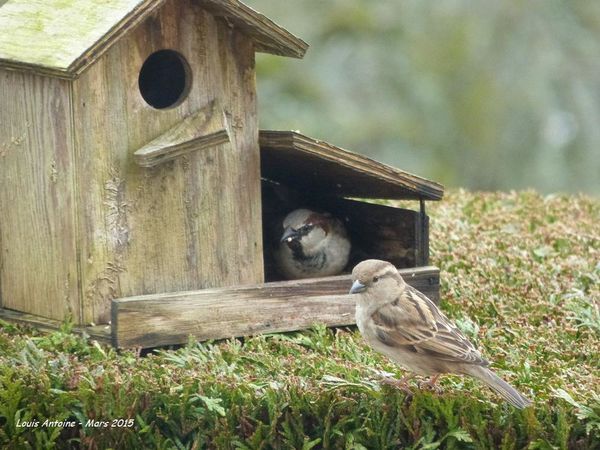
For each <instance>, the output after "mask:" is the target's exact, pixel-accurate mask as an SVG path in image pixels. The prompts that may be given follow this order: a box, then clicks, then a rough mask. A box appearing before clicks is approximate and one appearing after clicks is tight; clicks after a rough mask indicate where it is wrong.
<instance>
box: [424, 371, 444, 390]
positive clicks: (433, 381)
mask: <svg viewBox="0 0 600 450" xmlns="http://www.w3.org/2000/svg"><path fill="white" fill-rule="evenodd" d="M440 375H441V374H440V373H436V374H435V375H434V376H432V377H431V378H430V379H429V381H424V382H423V383H420V384H419V388H420V389H429V390H432V391H435V392H441V388H440V387H439V386H437V385H436V383H437V380H438V378H439V377H440Z"/></svg>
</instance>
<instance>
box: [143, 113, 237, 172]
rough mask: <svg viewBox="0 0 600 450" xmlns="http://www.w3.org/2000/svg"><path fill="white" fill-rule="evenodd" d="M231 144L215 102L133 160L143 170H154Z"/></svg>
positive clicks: (224, 119) (173, 128) (145, 148)
mask: <svg viewBox="0 0 600 450" xmlns="http://www.w3.org/2000/svg"><path fill="white" fill-rule="evenodd" d="M228 142H230V139H229V132H228V131H227V120H226V117H225V113H224V111H223V110H222V109H221V108H220V107H219V106H218V105H217V103H216V102H215V101H212V102H210V103H209V104H208V105H207V106H205V107H204V108H202V109H200V110H199V111H197V112H195V113H194V114H191V115H189V116H188V117H186V118H185V119H183V120H182V121H181V122H177V123H176V124H175V125H174V126H173V127H172V128H170V129H169V130H167V131H166V132H164V133H163V134H161V135H160V136H158V137H157V138H155V139H153V140H152V141H150V142H149V143H148V144H146V145H144V146H143V147H142V148H140V149H139V150H136V151H135V153H134V154H133V157H134V159H135V162H136V163H137V164H138V165H140V166H141V167H154V166H157V165H159V164H162V163H164V162H167V161H171V160H173V159H175V158H177V157H178V156H181V155H184V154H186V153H190V152H192V151H196V150H202V149H205V148H210V147H214V146H216V145H219V144H225V143H228Z"/></svg>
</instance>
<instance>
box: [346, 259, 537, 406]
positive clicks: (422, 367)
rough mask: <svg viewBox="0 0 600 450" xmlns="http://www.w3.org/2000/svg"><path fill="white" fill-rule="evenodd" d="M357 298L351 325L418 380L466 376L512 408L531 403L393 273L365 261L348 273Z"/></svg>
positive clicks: (383, 265) (376, 262) (386, 265)
mask: <svg viewBox="0 0 600 450" xmlns="http://www.w3.org/2000/svg"><path fill="white" fill-rule="evenodd" d="M352 279H353V281H354V284H353V285H352V288H351V289H350V294H358V295H357V302H356V324H357V325H358V329H359V330H360V332H361V334H362V335H363V337H364V338H365V340H366V341H367V343H368V344H369V345H370V346H371V347H373V348H374V349H375V350H377V351H378V352H380V353H383V354H384V355H386V356H387V357H388V358H390V359H392V360H393V361H395V362H397V363H398V364H400V365H402V366H404V367H405V368H407V369H408V370H410V371H411V372H414V373H415V374H418V375H424V376H433V378H432V381H431V383H432V384H433V383H435V381H436V380H437V377H438V376H439V375H440V374H442V373H454V374H462V375H469V376H472V377H474V378H477V379H478V380H480V381H482V382H483V383H485V384H487V385H488V386H489V387H491V388H492V389H494V390H495V391H496V392H498V394H500V395H501V396H502V397H504V399H505V400H506V401H508V402H509V403H510V404H512V405H513V406H515V407H517V408H520V409H522V408H525V407H527V406H529V405H530V404H531V401H530V400H528V399H527V398H525V397H524V396H523V395H522V394H520V393H519V392H518V391H517V390H516V389H514V388H513V387H512V386H510V385H509V384H508V383H506V382H505V381H504V380H502V379H501V378H500V377H498V376H497V375H496V374H495V373H494V372H492V371H491V370H490V369H489V368H488V366H489V362H488V361H486V360H485V359H484V358H483V357H482V356H481V354H480V353H479V352H478V351H477V349H476V348H475V347H474V346H473V344H471V342H469V340H468V339H467V338H466V337H465V336H464V335H463V334H462V333H461V332H460V330H459V329H458V328H456V326H454V324H452V323H451V322H450V320H449V319H448V318H447V317H446V316H445V315H444V314H443V313H442V312H441V311H440V310H439V309H438V308H437V306H436V305H435V304H434V303H433V302H432V301H431V300H429V299H428V298H427V297H426V296H425V295H423V294H422V293H420V292H419V291H417V290H416V289H414V288H413V287H411V286H409V285H407V284H406V283H405V282H404V280H403V279H402V277H401V276H400V274H399V273H398V271H397V270H396V268H395V267H394V266H393V265H392V264H390V263H388V262H386V261H380V260H376V259H368V260H366V261H363V262H361V263H359V264H358V265H356V267H354V269H353V270H352Z"/></svg>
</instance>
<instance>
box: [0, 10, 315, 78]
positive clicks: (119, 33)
mask: <svg viewBox="0 0 600 450" xmlns="http://www.w3.org/2000/svg"><path fill="white" fill-rule="evenodd" d="M165 3H166V0H110V1H104V0H77V1H65V0H8V1H5V2H0V30H2V33H0V67H6V68H13V69H24V70H28V71H33V72H36V73H38V74H43V75H50V76H55V77H62V78H68V79H73V78H76V77H78V76H79V75H80V74H81V73H82V72H83V71H84V70H85V69H86V68H87V67H89V66H90V65H91V64H93V63H94V62H95V61H96V60H97V59H98V58H99V57H101V56H102V55H103V54H104V53H105V52H106V51H107V50H108V49H109V48H110V47H111V46H112V45H114V44H115V43H116V42H118V40H119V39H121V38H122V37H123V36H124V35H126V34H127V33H129V32H130V31H131V30H133V29H134V28H135V27H136V26H137V25H138V24H139V23H141V22H142V21H144V20H145V19H146V18H147V17H148V15H150V14H152V13H154V12H155V11H157V10H158V9H159V8H161V7H162V6H163V5H164V4H165ZM195 3H197V4H203V5H204V7H205V8H208V9H210V10H211V12H212V13H213V14H215V15H218V16H222V17H226V18H227V19H228V20H229V21H231V23H233V24H234V25H235V26H236V27H237V28H238V29H239V30H241V31H242V32H243V33H244V34H245V35H246V36H248V39H251V40H253V41H255V42H256V44H257V45H256V50H257V51H260V52H266V53H273V54H276V55H282V56H291V57H295V58H301V57H302V56H303V55H304V53H305V52H306V49H307V47H308V46H307V44H306V43H305V42H304V41H302V40H301V39H299V38H297V37H296V36H294V35H292V34H291V33H289V32H288V31H286V30H285V29H283V28H281V27H280V26H278V25H277V24H275V23H274V22H272V21H271V20H269V19H268V18H267V17H265V16H263V15H262V14H260V13H258V12H256V11H254V10H253V9H252V8H250V7H248V6H246V5H245V4H243V3H241V2H239V1H237V0H204V1H198V2H195ZM182 7H183V5H182Z"/></svg>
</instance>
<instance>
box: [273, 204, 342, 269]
mask: <svg viewBox="0 0 600 450" xmlns="http://www.w3.org/2000/svg"><path fill="white" fill-rule="evenodd" d="M349 254H350V240H349V239H348V233H347V232H346V228H345V227H344V225H343V224H342V222H341V221H340V220H338V219H336V218H335V217H333V216H332V215H331V214H329V213H318V212H315V211H311V210H309V209H296V210H294V211H292V212H291V213H289V214H288V215H287V216H286V217H285V219H284V220H283V234H282V235H281V237H280V239H279V242H278V244H277V247H276V248H275V251H274V256H275V262H276V264H277V269H278V271H279V272H280V273H281V275H283V276H284V277H285V278H287V279H289V280H292V279H297V278H312V277H325V276H329V275H337V274H339V273H340V272H341V271H342V270H344V267H346V264H348V256H349Z"/></svg>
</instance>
